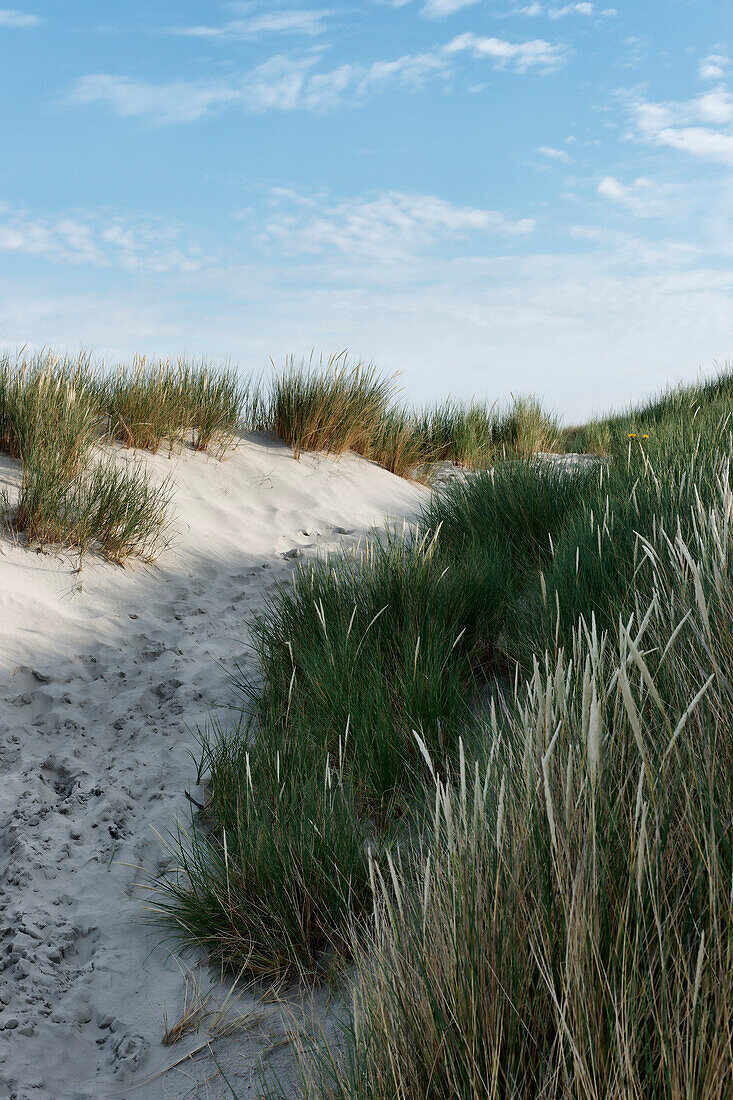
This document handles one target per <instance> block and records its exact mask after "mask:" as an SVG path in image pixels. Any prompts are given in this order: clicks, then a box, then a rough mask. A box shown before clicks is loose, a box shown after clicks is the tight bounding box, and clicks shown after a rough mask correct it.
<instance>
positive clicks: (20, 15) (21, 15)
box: [0, 8, 41, 30]
mask: <svg viewBox="0 0 733 1100" xmlns="http://www.w3.org/2000/svg"><path fill="white" fill-rule="evenodd" d="M40 22H41V20H40V19H39V18H38V16H37V15H28V14H26V13H25V12H22V11H15V10H14V9H12V8H0V27H11V28H13V29H15V30H26V29H28V28H30V27H37V26H39V24H40Z"/></svg>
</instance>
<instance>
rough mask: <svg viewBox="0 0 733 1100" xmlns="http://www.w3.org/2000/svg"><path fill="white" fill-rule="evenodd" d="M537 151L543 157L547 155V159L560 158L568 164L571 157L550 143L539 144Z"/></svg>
mask: <svg viewBox="0 0 733 1100" xmlns="http://www.w3.org/2000/svg"><path fill="white" fill-rule="evenodd" d="M537 152H538V153H541V154H542V156H543V157H548V159H549V160H561V161H563V162H564V163H565V164H569V163H570V161H571V160H572V159H573V158H572V157H571V156H570V154H569V153H566V152H565V150H564V149H554V148H553V147H552V146H551V145H540V147H539V149H538V150H537Z"/></svg>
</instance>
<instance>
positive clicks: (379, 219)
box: [264, 191, 535, 263]
mask: <svg viewBox="0 0 733 1100" xmlns="http://www.w3.org/2000/svg"><path fill="white" fill-rule="evenodd" d="M273 204H274V206H275V212H274V213H273V215H272V217H271V218H270V219H269V220H268V222H267V225H266V229H265V233H264V237H265V239H266V240H269V241H271V242H273V243H276V244H278V246H279V247H280V248H281V249H282V250H283V251H286V252H290V253H297V252H310V253H332V252H333V251H334V250H335V251H338V252H340V253H343V254H346V255H349V256H352V257H358V256H363V257H370V258H372V259H377V260H379V261H380V263H381V262H386V261H388V260H390V259H395V258H397V257H402V256H404V255H405V254H411V253H412V254H414V253H418V252H421V251H423V250H425V249H430V248H433V247H438V246H441V245H444V244H445V243H446V242H449V241H456V240H473V241H475V240H476V239H481V238H483V237H485V236H487V235H494V236H500V237H517V236H519V237H521V236H526V235H527V234H529V233H532V232H533V230H534V228H535V222H534V220H533V219H532V218H521V219H519V220H512V219H511V218H507V217H506V216H505V215H504V214H501V213H499V212H498V211H496V210H483V209H480V208H477V207H472V206H458V205H456V204H454V203H450V202H446V200H445V199H441V198H437V197H436V196H434V195H423V194H416V193H404V192H400V191H387V192H380V193H378V194H375V195H369V196H359V197H358V198H354V199H347V200H344V201H342V202H336V203H331V202H329V201H327V200H324V199H322V198H321V199H309V198H308V197H304V196H300V195H298V194H294V193H292V192H283V191H279V192H275V193H273Z"/></svg>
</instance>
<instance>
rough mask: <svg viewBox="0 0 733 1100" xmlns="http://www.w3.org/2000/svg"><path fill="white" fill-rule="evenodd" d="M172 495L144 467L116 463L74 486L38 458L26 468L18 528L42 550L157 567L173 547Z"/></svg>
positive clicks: (89, 471)
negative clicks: (48, 548) (170, 536)
mask: <svg viewBox="0 0 733 1100" xmlns="http://www.w3.org/2000/svg"><path fill="white" fill-rule="evenodd" d="M171 495H172V494H171V485H170V482H169V481H167V480H166V481H164V482H163V483H161V484H154V483H153V481H152V479H151V477H150V474H149V473H148V471H147V470H146V469H145V468H144V467H143V466H132V465H129V466H120V465H118V464H117V463H116V462H115V460H114V458H111V457H110V458H107V459H106V460H102V461H98V462H96V463H94V464H93V465H91V466H90V467H88V468H85V469H84V470H83V471H82V472H81V473H79V474H78V475H77V476H76V477H75V478H73V479H71V480H69V479H68V478H66V477H65V476H64V474H63V471H60V470H59V469H58V468H57V467H56V466H55V465H54V464H53V462H51V461H49V459H48V457H47V456H46V455H44V454H43V453H41V454H40V455H38V454H35V453H34V454H33V455H32V456H31V457H30V458H29V460H28V461H27V463H26V465H25V466H24V468H23V481H22V484H21V489H20V494H19V497H18V501H17V503H16V505H15V509H14V511H13V526H14V528H15V530H16V531H19V532H22V533H23V534H25V536H26V538H27V539H28V541H29V542H31V543H33V544H35V545H38V546H39V547H40V548H43V547H44V546H46V545H49V544H52V545H58V546H68V547H73V548H74V549H77V550H78V551H79V552H80V553H81V554H84V553H87V552H89V551H92V550H93V551H96V552H98V553H100V554H101V555H102V556H103V557H105V558H107V559H108V560H109V561H113V562H116V563H117V564H121V563H122V562H124V561H125V559H126V558H129V557H139V558H142V559H143V560H144V561H148V562H151V561H154V560H155V558H156V557H157V556H158V554H159V553H160V551H161V550H162V549H163V548H164V547H165V546H166V545H167V534H168V528H169V523H168V520H167V511H168V507H169V505H170V501H171ZM6 507H7V505H6Z"/></svg>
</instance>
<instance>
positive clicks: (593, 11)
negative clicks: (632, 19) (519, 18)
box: [511, 0, 618, 19]
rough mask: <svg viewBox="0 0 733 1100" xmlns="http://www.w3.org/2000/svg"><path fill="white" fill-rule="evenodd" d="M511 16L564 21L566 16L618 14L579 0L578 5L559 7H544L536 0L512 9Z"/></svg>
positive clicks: (606, 15)
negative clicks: (542, 16) (543, 16)
mask: <svg viewBox="0 0 733 1100" xmlns="http://www.w3.org/2000/svg"><path fill="white" fill-rule="evenodd" d="M511 14H512V15H529V16H539V15H545V16H547V17H548V18H549V19H564V18H565V16H566V15H586V16H589V15H594V16H603V17H610V16H612V15H618V12H617V11H616V9H615V8H597V7H596V5H595V4H591V3H586V2H584V0H581V2H580V3H573V4H563V5H562V6H561V7H545V6H544V5H543V4H540V3H538V0H532V2H531V3H529V4H525V5H524V7H521V8H514V9H513V11H512V12H511Z"/></svg>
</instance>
